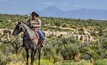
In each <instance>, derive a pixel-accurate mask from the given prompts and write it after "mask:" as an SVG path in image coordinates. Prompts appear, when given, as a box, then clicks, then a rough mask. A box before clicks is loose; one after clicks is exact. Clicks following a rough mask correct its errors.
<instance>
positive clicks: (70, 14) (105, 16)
mask: <svg viewBox="0 0 107 65" xmlns="http://www.w3.org/2000/svg"><path fill="white" fill-rule="evenodd" d="M38 13H39V14H40V15H41V16H45V17H46V16H47V17H63V18H76V19H77V18H80V19H95V20H107V10H103V9H86V8H83V9H78V10H69V11H62V10H60V9H59V8H58V7H55V6H50V7H47V8H45V9H43V10H41V11H38Z"/></svg>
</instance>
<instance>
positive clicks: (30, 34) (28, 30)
mask: <svg viewBox="0 0 107 65" xmlns="http://www.w3.org/2000/svg"><path fill="white" fill-rule="evenodd" d="M22 26H23V27H24V29H25V30H26V32H27V33H28V35H29V36H30V37H32V36H35V32H34V31H33V30H32V29H30V28H29V27H28V26H27V25H26V24H24V23H22Z"/></svg>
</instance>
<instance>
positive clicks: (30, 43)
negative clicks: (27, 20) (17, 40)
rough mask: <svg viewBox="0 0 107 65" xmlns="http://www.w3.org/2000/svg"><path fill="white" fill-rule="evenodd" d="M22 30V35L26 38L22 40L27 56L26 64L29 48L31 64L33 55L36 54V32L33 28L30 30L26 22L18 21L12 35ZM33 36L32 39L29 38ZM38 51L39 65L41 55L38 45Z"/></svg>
mask: <svg viewBox="0 0 107 65" xmlns="http://www.w3.org/2000/svg"><path fill="white" fill-rule="evenodd" d="M21 32H23V35H26V38H25V39H23V41H24V47H25V51H26V58H27V62H26V65H28V59H29V50H31V65H33V63H34V56H35V54H36V50H37V48H36V45H37V44H38V37H37V36H38V33H36V32H34V31H33V30H31V29H30V28H29V27H28V26H27V25H26V24H24V23H22V22H18V24H17V25H16V28H15V29H14V31H13V35H15V36H16V35H18V34H19V33H21ZM32 37H34V39H33V40H31V38H32ZM38 51H39V56H38V58H39V63H38V65H40V56H41V53H40V52H41V48H40V46H39V47H38Z"/></svg>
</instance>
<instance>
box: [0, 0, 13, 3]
mask: <svg viewBox="0 0 107 65" xmlns="http://www.w3.org/2000/svg"><path fill="white" fill-rule="evenodd" d="M0 2H2V3H11V4H14V3H15V2H14V1H12V0H0Z"/></svg>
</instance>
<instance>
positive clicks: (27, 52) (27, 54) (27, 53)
mask: <svg viewBox="0 0 107 65" xmlns="http://www.w3.org/2000/svg"><path fill="white" fill-rule="evenodd" d="M25 50H26V58H27V62H26V65H28V60H29V50H28V49H25Z"/></svg>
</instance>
